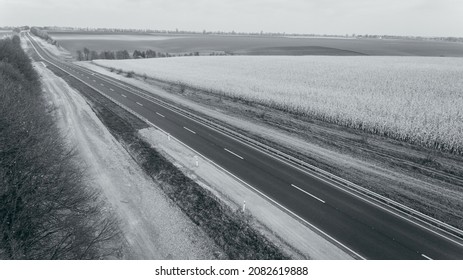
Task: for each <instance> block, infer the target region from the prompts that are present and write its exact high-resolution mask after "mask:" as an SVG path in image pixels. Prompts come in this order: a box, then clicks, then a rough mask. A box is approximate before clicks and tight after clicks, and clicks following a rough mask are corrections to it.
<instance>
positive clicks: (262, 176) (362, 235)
mask: <svg viewBox="0 0 463 280" xmlns="http://www.w3.org/2000/svg"><path fill="white" fill-rule="evenodd" d="M34 46H35V48H36V49H37V51H38V52H39V53H40V55H41V56H42V59H43V60H44V63H46V64H48V65H51V63H53V64H55V65H56V66H59V67H60V68H62V70H64V71H66V72H68V73H69V75H70V76H72V77H75V78H76V79H78V80H79V81H81V82H84V83H86V84H88V85H90V86H91V87H93V88H95V89H97V90H99V91H101V92H103V93H104V94H106V95H108V96H110V97H111V98H113V99H114V100H116V101H118V102H119V103H121V104H123V105H124V106H126V107H127V108H130V109H131V110H133V111H135V112H136V113H137V114H139V115H141V116H143V117H144V118H146V119H147V120H149V121H150V122H152V123H153V124H155V125H156V126H158V127H159V128H161V129H163V130H164V131H166V132H168V133H170V134H171V135H172V136H174V137H175V138H177V139H179V140H180V141H182V142H183V143H185V144H187V145H188V146H189V147H191V148H193V149H194V150H195V151H197V152H198V153H200V154H201V155H203V156H205V157H207V158H208V159H210V160H212V161H213V162H215V163H216V164H217V165H219V166H221V167H222V168H224V169H225V170H227V171H228V172H229V173H231V174H233V175H234V176H236V177H237V178H239V179H240V180H242V181H244V182H245V183H246V184H248V185H250V186H252V187H253V188H255V189H257V190H258V191H259V192H261V193H263V194H264V195H265V196H267V197H268V198H270V199H272V200H274V201H275V202H277V203H278V204H280V205H281V207H283V208H285V209H286V210H287V211H289V212H291V213H293V214H294V215H296V216H298V217H299V218H301V219H302V220H304V221H305V223H307V224H308V225H309V226H311V227H316V228H317V229H318V230H319V231H320V232H321V233H322V234H323V235H325V236H329V237H331V238H332V241H333V242H334V243H335V244H337V245H338V246H340V247H342V248H344V249H345V250H346V251H348V252H349V253H351V254H352V255H353V256H354V257H356V258H366V259H429V258H430V259H463V244H462V242H461V240H460V239H458V238H454V237H452V236H450V235H448V234H446V233H445V232H443V231H441V230H439V229H435V228H430V227H427V226H423V223H421V222H419V221H416V220H414V219H413V218H411V217H405V216H403V215H400V214H398V213H397V212H395V211H394V210H392V209H391V208H388V207H387V206H385V205H378V204H376V203H374V202H372V201H371V200H369V199H367V198H365V197H361V196H359V195H356V194H353V193H351V192H349V191H347V190H345V189H344V188H343V187H341V186H339V185H336V184H334V183H332V182H327V181H325V180H322V179H319V178H317V176H316V175H315V174H310V173H309V172H307V171H304V170H301V169H299V168H297V167H295V166H293V165H291V164H288V163H285V162H283V161H281V160H280V159H277V158H275V157H273V156H271V155H268V154H266V153H265V152H263V151H260V150H257V149H255V148H252V147H250V146H248V145H246V144H244V143H242V142H240V141H238V140H235V139H232V138H230V137H228V136H226V135H224V134H222V133H220V132H218V131H216V130H214V129H211V128H209V127H207V126H205V125H203V124H200V123H198V122H196V121H194V120H192V119H190V118H188V117H185V116H183V115H181V114H178V113H176V112H174V111H171V110H169V109H168V108H165V107H163V106H161V105H159V104H157V103H156V102H152V101H149V100H147V99H145V98H143V97H142V96H140V95H139V94H137V93H136V90H135V88H134V87H133V86H129V85H124V86H120V85H121V82H120V81H118V80H115V79H112V78H107V77H106V78H105V77H103V76H100V75H99V74H96V73H94V72H92V71H90V70H87V69H84V68H81V67H79V66H76V65H73V64H72V63H67V62H63V61H60V60H58V59H56V58H54V57H52V56H51V55H49V54H48V53H47V52H45V51H44V50H42V49H40V47H39V45H38V44H36V43H34ZM89 90H92V89H90V88H89ZM93 91H94V90H93ZM94 93H95V94H97V92H96V91H94ZM249 203H251V202H249ZM307 242H310V240H308V241H307Z"/></svg>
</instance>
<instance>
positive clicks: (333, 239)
mask: <svg viewBox="0 0 463 280" xmlns="http://www.w3.org/2000/svg"><path fill="white" fill-rule="evenodd" d="M32 47H33V48H34V49H35V50H36V52H37V54H38V55H39V56H40V57H41V58H42V59H44V60H45V58H43V56H42V55H41V54H40V53H39V52H38V51H37V49H36V48H35V46H34V45H33V44H32ZM49 63H51V64H52V65H54V66H55V67H57V68H61V67H59V66H58V65H56V64H54V63H52V62H49ZM61 69H62V68H61ZM63 71H65V70H63ZM65 72H66V71H65ZM76 79H78V80H80V81H81V82H82V83H84V84H86V85H87V86H88V87H90V88H92V89H93V90H95V91H96V92H99V93H100V94H101V95H103V96H105V97H106V98H108V99H109V100H111V101H113V102H114V103H116V104H117V105H119V106H120V107H122V108H124V109H125V110H127V111H129V112H131V113H132V114H134V115H135V116H137V117H139V118H140V119H141V120H144V121H145V122H147V123H148V124H150V125H151V126H153V127H155V128H157V129H158V130H160V131H162V132H163V133H164V134H166V135H170V134H169V133H167V132H166V131H164V130H163V129H162V128H160V127H158V126H156V125H155V124H153V123H152V122H150V121H149V120H147V119H146V118H145V117H143V116H141V115H140V114H138V113H136V112H135V111H133V110H132V109H130V108H128V107H127V106H125V105H123V104H122V103H120V102H118V101H116V100H115V99H113V98H111V97H110V96H108V95H106V94H105V93H103V92H101V91H100V90H98V89H97V88H95V87H93V86H92V85H90V84H88V83H86V82H84V81H83V80H81V79H79V78H76ZM145 99H146V98H145ZM146 100H148V99H146ZM171 138H172V139H174V140H175V141H177V142H178V143H180V144H181V145H183V146H185V147H186V148H188V149H190V150H192V151H193V152H195V153H197V154H198V155H200V156H201V157H202V158H203V159H205V160H206V161H209V162H210V163H211V164H213V165H214V166H216V167H217V168H219V169H220V170H222V171H224V172H225V173H227V174H229V175H230V176H232V177H233V178H235V179H236V180H238V181H239V182H241V183H242V184H244V185H246V186H248V187H249V188H250V189H252V190H254V191H255V192H256V193H258V194H259V195H261V196H262V197H264V198H266V199H267V200H269V201H270V202H272V203H274V204H275V205H277V206H278V207H280V208H281V209H283V210H284V211H286V212H287V213H290V214H291V215H292V216H294V217H296V218H297V219H299V220H300V221H302V222H304V223H305V224H307V225H308V226H310V227H311V228H313V229H315V230H316V231H318V232H319V233H320V234H321V235H323V236H325V237H326V238H328V239H329V240H331V241H332V242H334V243H335V244H337V245H339V246H340V247H342V248H343V249H345V250H346V251H348V252H350V253H351V254H353V255H355V256H357V257H358V258H360V259H362V260H366V258H364V257H363V256H361V255H360V254H358V253H357V252H355V251H354V250H352V249H351V248H349V247H347V246H346V245H344V244H343V243H341V242H340V241H338V240H336V239H335V238H334V237H332V236H331V235H329V234H328V233H326V232H324V231H323V230H321V229H319V228H318V227H317V226H315V225H313V224H311V223H310V222H308V221H306V220H305V219H303V218H302V217H300V216H299V215H297V214H296V213H294V212H293V211H291V210H289V209H288V208H286V207H285V206H283V205H281V204H280V203H278V202H277V201H275V200H273V199H272V198H270V197H269V196H267V195H266V194H264V193H263V192H261V191H259V190H258V189H256V188H255V187H253V186H251V185H250V184H248V183H246V182H245V181H243V180H241V179H240V178H238V177H237V176H235V175H234V174H232V173H231V172H230V171H228V170H226V169H225V168H223V167H222V166H220V165H218V164H217V163H215V162H214V161H213V160H211V159H209V158H207V157H206V156H204V155H202V154H201V153H199V152H197V151H196V150H195V149H193V148H191V147H190V146H188V145H187V144H185V143H183V142H182V141H180V140H178V139H177V138H175V137H173V136H171Z"/></svg>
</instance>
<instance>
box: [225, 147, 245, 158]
mask: <svg viewBox="0 0 463 280" xmlns="http://www.w3.org/2000/svg"><path fill="white" fill-rule="evenodd" d="M223 149H224V150H225V151H227V152H229V153H230V154H232V155H234V156H235V157H237V158H240V159H244V158H243V157H242V156H240V155H238V154H235V153H234V152H232V151H230V150H229V149H227V148H223Z"/></svg>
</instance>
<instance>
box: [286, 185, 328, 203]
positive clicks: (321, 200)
mask: <svg viewBox="0 0 463 280" xmlns="http://www.w3.org/2000/svg"><path fill="white" fill-rule="evenodd" d="M291 186H292V187H293V188H296V189H298V190H300V191H301V192H303V193H305V194H307V195H309V196H311V197H313V198H315V199H316V200H318V201H320V202H321V203H325V201H324V200H323V199H320V198H318V197H316V196H315V195H313V194H311V193H309V192H308V191H305V190H303V189H301V188H299V187H298V186H296V185H294V184H291Z"/></svg>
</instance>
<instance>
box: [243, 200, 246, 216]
mask: <svg viewBox="0 0 463 280" xmlns="http://www.w3.org/2000/svg"><path fill="white" fill-rule="evenodd" d="M245 211H246V200H245V201H243V213H244V212H245Z"/></svg>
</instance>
